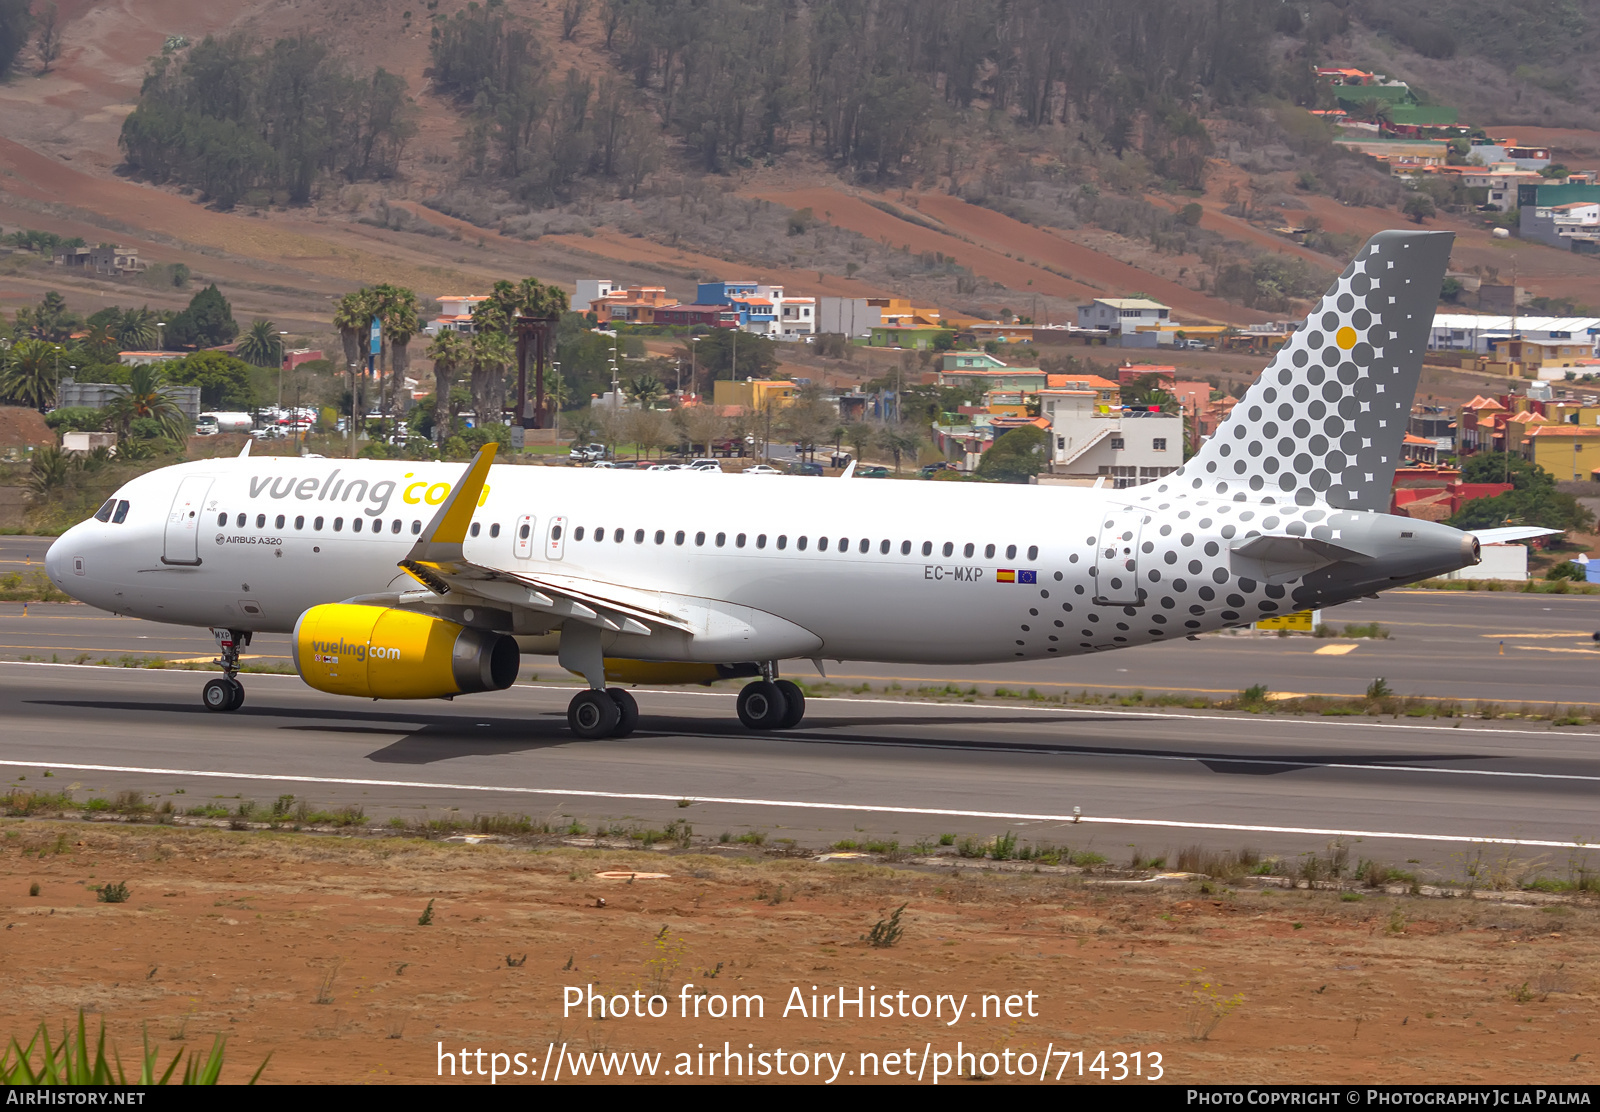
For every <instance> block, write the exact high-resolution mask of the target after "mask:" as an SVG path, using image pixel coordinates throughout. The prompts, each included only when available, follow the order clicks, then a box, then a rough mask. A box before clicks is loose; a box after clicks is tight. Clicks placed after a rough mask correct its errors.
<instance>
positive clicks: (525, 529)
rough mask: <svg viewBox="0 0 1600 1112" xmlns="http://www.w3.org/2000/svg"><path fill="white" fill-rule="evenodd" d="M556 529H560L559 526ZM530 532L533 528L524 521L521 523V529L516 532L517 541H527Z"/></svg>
mask: <svg viewBox="0 0 1600 1112" xmlns="http://www.w3.org/2000/svg"><path fill="white" fill-rule="evenodd" d="M557 528H560V526H557ZM532 532H533V527H532V526H531V525H529V524H528V523H527V522H526V521H524V522H523V523H522V527H521V528H519V529H518V530H517V537H518V538H519V539H521V540H527V539H528V535H529V534H530V533H532Z"/></svg>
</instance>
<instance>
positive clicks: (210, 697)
mask: <svg viewBox="0 0 1600 1112" xmlns="http://www.w3.org/2000/svg"><path fill="white" fill-rule="evenodd" d="M235 698H237V699H239V701H240V702H243V701H244V691H243V689H242V688H241V689H240V691H239V693H238V694H237V695H235V693H234V683H233V681H232V680H229V679H222V678H219V679H214V680H208V681H206V685H205V686H204V687H203V688H201V689H200V701H201V702H202V703H204V704H205V707H206V709H207V710H210V711H216V712H218V713H226V712H227V711H230V710H232V709H233V708H234V699H235Z"/></svg>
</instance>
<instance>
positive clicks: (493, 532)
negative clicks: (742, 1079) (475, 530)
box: [489, 521, 561, 538]
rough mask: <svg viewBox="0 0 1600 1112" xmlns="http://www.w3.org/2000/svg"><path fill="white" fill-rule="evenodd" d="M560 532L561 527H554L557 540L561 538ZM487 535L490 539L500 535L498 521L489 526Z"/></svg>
mask: <svg viewBox="0 0 1600 1112" xmlns="http://www.w3.org/2000/svg"><path fill="white" fill-rule="evenodd" d="M560 530H561V526H559V525H557V526H556V537H557V538H559V537H560V536H561V531H560ZM489 535H490V536H491V537H498V536H499V535H500V523H499V522H498V521H496V522H494V523H493V524H492V525H490V526H489Z"/></svg>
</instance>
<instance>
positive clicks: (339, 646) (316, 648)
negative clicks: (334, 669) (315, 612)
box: [311, 637, 400, 664]
mask: <svg viewBox="0 0 1600 1112" xmlns="http://www.w3.org/2000/svg"><path fill="white" fill-rule="evenodd" d="M311 655H312V656H313V657H315V658H316V660H317V663H318V664H337V663H339V658H340V657H351V658H353V659H354V660H356V661H358V662H359V661H367V660H399V659H400V650H399V649H391V648H387V647H385V646H383V645H368V644H364V643H362V642H360V641H346V640H345V639H344V638H343V637H341V638H339V640H337V641H315V640H313V641H312V642H311Z"/></svg>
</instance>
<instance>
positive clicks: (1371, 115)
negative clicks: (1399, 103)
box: [1356, 97, 1394, 127]
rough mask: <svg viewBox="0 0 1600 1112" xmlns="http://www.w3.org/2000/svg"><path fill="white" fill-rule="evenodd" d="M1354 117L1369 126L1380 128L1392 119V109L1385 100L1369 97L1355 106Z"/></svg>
mask: <svg viewBox="0 0 1600 1112" xmlns="http://www.w3.org/2000/svg"><path fill="white" fill-rule="evenodd" d="M1356 115H1357V116H1358V117H1360V118H1361V119H1363V120H1365V121H1366V122H1367V123H1369V124H1377V125H1378V126H1379V127H1382V126H1383V125H1384V124H1386V123H1388V122H1389V121H1390V120H1391V119H1393V118H1394V107H1393V105H1391V104H1390V103H1389V102H1388V101H1386V100H1380V99H1379V98H1377V97H1371V98H1369V99H1367V100H1364V101H1362V102H1361V103H1360V104H1358V105H1356Z"/></svg>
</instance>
